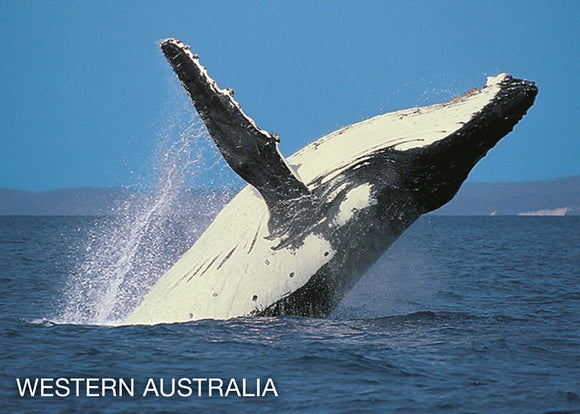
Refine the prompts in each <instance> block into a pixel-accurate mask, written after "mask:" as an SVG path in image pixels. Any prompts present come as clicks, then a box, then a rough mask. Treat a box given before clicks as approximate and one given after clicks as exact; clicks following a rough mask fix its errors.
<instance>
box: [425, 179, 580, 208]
mask: <svg viewBox="0 0 580 414" xmlns="http://www.w3.org/2000/svg"><path fill="white" fill-rule="evenodd" d="M432 214H437V215H477V216H488V215H504V216H505V215H544V216H546V215H580V176H573V177H566V178H556V179H553V180H547V181H529V182H521V183H465V184H464V185H463V187H462V188H461V190H459V192H458V193H457V195H456V196H455V198H454V199H453V200H451V201H450V202H449V203H448V204H446V205H445V206H443V207H441V208H440V209H439V210H436V211H434V212H433V213H432Z"/></svg>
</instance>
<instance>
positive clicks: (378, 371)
mask: <svg viewBox="0 0 580 414" xmlns="http://www.w3.org/2000/svg"><path fill="white" fill-rule="evenodd" d="M95 220H96V219H95V218H94V217H0V285H1V286H2V295H1V296H0V311H1V312H0V315H1V316H0V334H1V338H2V341H1V344H0V347H1V348H0V349H1V351H2V352H1V354H0V376H1V377H0V378H1V382H0V411H1V412H23V413H35V412H38V413H45V412H201V411H202V410H212V411H215V412H256V411H259V412H261V411H265V412H298V411H304V412H337V413H338V412H341V413H351V412H403V413H413V412H416V413H437V412H439V413H463V412H473V413H489V412H497V413H516V412H517V413H524V412H525V413H548V412H579V411H580V347H579V342H580V341H579V336H580V334H579V332H580V323H579V322H580V307H579V299H580V287H579V286H580V283H579V282H580V278H579V275H580V273H579V269H580V217H437V216H427V217H424V218H422V219H420V220H419V221H418V222H417V223H416V224H414V225H413V226H412V227H411V228H410V229H409V230H408V231H407V232H406V233H405V234H404V235H403V236H402V237H401V238H400V239H399V240H398V241H397V242H396V243H395V244H394V245H393V246H392V247H391V249H390V250H389V251H387V253H385V254H384V255H383V257H382V258H381V259H380V260H379V262H377V263H376V265H375V266H374V267H373V268H372V269H371V270H370V271H369V272H368V273H367V275H366V276H365V277H364V278H363V279H362V280H361V281H360V282H359V283H358V284H357V286H355V288H354V289H353V290H352V291H351V292H350V293H349V295H348V296H347V297H346V298H345V299H344V300H343V302H342V303H341V305H340V306H339V308H338V309H337V310H336V311H335V312H334V313H333V315H332V316H331V317H330V318H328V319H309V318H298V317H279V318H240V319H235V320H229V321H211V320H205V321H198V322H192V323H187V324H171V325H158V326H118V327H113V326H98V325H90V324H70V323H69V324H66V323H65V324H63V323H56V322H57V321H58V318H57V315H58V314H59V309H62V307H63V303H62V302H63V300H65V299H64V297H65V295H64V291H65V290H66V286H67V281H68V280H69V279H70V277H71V274H74V272H75V271H76V269H78V261H79V260H80V257H81V256H82V255H83V246H85V245H86V243H85V241H86V238H87V234H89V230H90V228H92V227H93V226H94V225H95ZM27 377H28V378H33V379H34V378H125V379H131V378H132V379H133V380H134V381H135V395H134V396H129V395H124V396H122V397H119V396H117V397H115V396H113V395H111V393H108V394H106V395H105V396H104V397H86V396H83V397H75V396H68V397H65V398H59V397H40V396H36V397H30V396H25V397H20V396H19V390H18V387H17V383H16V379H17V378H20V379H24V378H27ZM149 378H153V379H155V380H159V379H160V378H164V379H166V380H170V379H172V378H175V379H179V378H221V379H223V380H224V381H226V382H227V381H229V380H230V379H231V378H235V379H236V380H237V381H240V383H241V380H242V378H246V379H248V380H249V384H252V381H253V384H254V385H253V387H254V388H255V381H256V380H255V379H256V378H260V379H261V381H262V384H264V383H265V381H266V380H267V379H268V378H271V379H272V381H273V383H274V384H275V387H276V391H277V394H278V396H276V395H273V393H268V394H267V395H266V396H264V397H243V396H242V397H238V396H236V395H229V396H228V397H219V396H217V395H212V396H211V397H209V396H208V395H207V392H205V391H204V393H205V394H204V395H202V396H201V397H198V396H197V395H192V396H189V397H180V396H178V395H174V396H172V397H162V396H159V397H156V396H154V395H151V394H149V395H147V396H145V397H143V396H142V391H143V389H144V387H145V385H146V382H147V380H148V379H149Z"/></svg>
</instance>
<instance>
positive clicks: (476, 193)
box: [0, 175, 580, 216]
mask: <svg viewBox="0 0 580 414" xmlns="http://www.w3.org/2000/svg"><path fill="white" fill-rule="evenodd" d="M236 192H237V189H230V188H219V189H189V190H186V191H184V192H183V193H182V194H181V196H180V199H179V200H178V205H179V206H180V208H179V211H178V213H179V214H183V215H193V214H195V215H198V214H203V213H204V212H206V211H214V210H215V208H217V207H219V206H220V205H222V204H224V203H225V202H227V201H228V200H229V199H231V197H233V195H235V193H236ZM148 197H150V195H148V194H146V193H142V192H137V191H130V190H127V189H122V188H70V189H58V190H52V191H46V192H40V191H24V190H15V189H8V188H0V215H33V216H50V215H57V216H67V215H73V216H74V215H83V216H86V215H115V214H117V212H118V211H120V209H119V206H122V205H124V204H126V203H127V202H129V201H130V200H132V202H136V203H139V202H146V201H147V198H148ZM431 214H434V215H446V216H455V215H461V216H465V215H467V216H494V215H499V216H505V215H512V216H513V215H522V216H570V215H580V175H577V176H572V177H564V178H556V179H552V180H546V181H529V182H511V183H509V182H508V183H469V182H468V183H465V184H464V185H463V187H462V188H461V190H460V191H459V193H458V194H457V195H456V196H455V198H454V199H453V200H451V201H450V202H449V203H448V204H446V205H445V206H443V207H442V208H440V209H438V210H436V211H434V212H432V213H431Z"/></svg>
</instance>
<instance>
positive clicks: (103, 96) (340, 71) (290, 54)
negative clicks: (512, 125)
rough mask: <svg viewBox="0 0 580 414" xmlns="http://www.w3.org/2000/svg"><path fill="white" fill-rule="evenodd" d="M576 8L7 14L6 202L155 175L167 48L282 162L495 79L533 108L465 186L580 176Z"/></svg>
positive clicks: (293, 6)
mask: <svg viewBox="0 0 580 414" xmlns="http://www.w3.org/2000/svg"><path fill="white" fill-rule="evenodd" d="M579 4H580V3H578V2H577V1H554V2H551V1H529V0H528V1H505V0H504V1H487V2H486V1H478V2H475V1H473V2H470V1H457V2H455V1H442V2H432V1H360V0H359V1H297V2H288V1H235V2H234V1H216V0H212V1H99V2H97V1H94V2H88V1H87V2H81V1H22V0H19V1H10V0H4V1H1V2H0V18H1V24H0V58H1V66H0V75H1V76H0V93H1V103H0V105H1V106H0V130H1V135H0V187H9V188H17V189H26V190H50V189H55V188H67V187H79V186H89V187H118V186H124V185H135V184H136V181H139V180H141V179H142V178H141V177H147V176H148V175H150V170H151V168H152V164H151V160H152V157H153V153H154V150H155V146H156V144H157V143H158V141H159V139H160V138H159V137H160V135H163V129H164V128H165V126H166V125H167V121H166V118H167V117H168V112H170V111H171V110H172V108H173V107H174V105H175V104H174V103H172V102H174V101H175V99H174V97H173V95H174V94H181V93H182V92H181V91H180V90H179V89H178V88H176V87H175V86H176V84H177V82H176V80H174V78H173V75H172V72H171V70H170V68H169V67H168V65H167V64H166V62H165V60H164V58H163V57H162V55H161V53H160V51H159V48H158V43H159V41H160V40H162V39H164V38H166V37H176V38H179V39H181V40H183V41H184V42H185V43H187V44H189V45H191V48H192V50H193V51H194V52H196V53H198V54H199V56H200V58H201V62H202V64H204V65H205V66H206V67H207V68H208V70H209V73H210V75H211V76H212V77H213V78H214V79H216V80H217V82H218V84H219V85H220V86H221V87H224V88H225V87H230V88H233V89H234V90H235V92H236V99H237V100H238V101H239V102H240V103H241V104H242V107H243V108H244V111H245V112H246V113H247V114H248V115H249V116H251V117H252V118H254V119H255V120H256V122H257V124H258V125H259V126H260V127H261V128H264V129H267V130H270V131H274V132H276V133H277V134H278V135H279V136H280V137H281V140H282V143H281V146H280V147H281V151H282V153H283V154H285V155H290V154H291V153H293V152H294V151H296V150H297V149H299V148H301V147H302V146H304V145H305V144H307V143H309V142H311V141H313V140H315V139H317V138H319V137H320V136H322V135H324V134H326V133H328V132H330V131H332V130H335V129H337V128H339V127H341V126H344V125H347V124H349V123H352V122H356V121H360V120H362V119H365V118H367V117H370V116H373V115H377V114H379V113H383V112H388V111H393V110H397V109H403V108H406V107H412V106H417V105H427V104H431V103H436V102H442V101H446V100H448V99H449V98H451V97H453V96H456V95H460V94H461V93H462V92H464V91H466V90H468V89H470V88H471V87H472V86H482V85H483V84H484V83H485V77H486V76H489V75H495V74H497V73H500V72H508V73H511V74H513V75H514V76H517V77H522V78H527V79H531V80H534V81H536V83H537V84H538V86H539V89H540V93H539V95H538V98H537V101H536V104H535V106H534V107H533V108H532V109H531V110H530V112H529V113H528V115H527V116H526V117H525V118H524V119H523V121H522V122H521V123H520V124H519V125H518V126H517V127H516V129H515V130H514V132H513V133H512V134H511V135H510V136H508V137H507V138H506V139H504V140H502V141H501V142H500V143H499V144H498V146H497V147H496V148H495V149H494V150H492V151H491V152H490V154H489V155H488V156H487V157H486V158H484V159H483V160H482V161H481V162H480V164H479V165H478V166H477V167H476V169H475V170H474V171H473V172H472V173H471V175H470V178H469V180H470V181H474V182H490V181H525V180H538V179H549V178H555V177H560V176H568V175H576V174H580V168H579V165H580V162H579V160H580V140H579V139H578V138H579V137H578V133H577V131H576V124H577V122H578V109H579V102H578V95H579V94H578V89H579V88H578V87H579V82H578V76H579V74H580V67H579V56H580V53H579V46H578V45H579V39H580V36H579V34H580V33H579V26H580V25H579V24H578V22H579V21H580V13H579V10H580V6H579ZM172 105H173V106H172Z"/></svg>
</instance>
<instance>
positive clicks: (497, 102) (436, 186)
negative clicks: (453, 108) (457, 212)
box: [408, 73, 538, 213]
mask: <svg viewBox="0 0 580 414" xmlns="http://www.w3.org/2000/svg"><path fill="white" fill-rule="evenodd" d="M486 88H499V90H498V92H497V93H496V94H495V95H494V96H493V98H492V99H491V100H490V101H489V102H488V103H487V104H486V105H485V106H483V108H482V109H481V110H479V111H478V112H477V113H475V114H474V115H473V117H472V118H471V120H469V122H466V123H465V124H464V125H463V126H462V127H461V128H459V129H458V130H457V131H455V132H454V133H453V134H450V135H449V136H447V137H445V138H444V139H442V140H439V141H437V142H435V143H433V144H431V145H429V146H426V147H422V148H414V149H412V150H409V151H408V154H409V157H410V159H411V160H413V161H414V162H413V171H414V174H413V175H414V176H415V177H420V179H419V180H418V181H417V183H419V184H416V185H410V187H411V188H414V189H415V190H416V191H415V192H416V194H417V201H418V202H419V204H420V205H421V210H422V211H423V213H425V212H428V211H431V210H434V209H436V208H439V207H441V206H442V205H443V204H445V203H446V202H448V201H449V200H451V198H453V196H454V195H455V194H456V193H457V191H458V190H459V188H460V186H461V184H462V183H463V182H464V181H465V179H466V178H467V176H468V175H469V173H470V172H471V170H472V169H473V168H474V167H475V165H476V164H477V163H478V162H479V160H481V159H482V158H483V157H484V156H485V155H486V154H487V153H488V151H489V150H490V149H492V148H493V147H494V146H495V145H496V144H497V143H498V142H499V141H500V140H501V139H502V138H503V137H504V136H506V135H507V134H508V133H509V132H511V131H512V130H513V128H514V127H515V125H516V124H517V123H518V122H519V120H520V119H522V117H523V116H524V115H525V114H526V112H527V111H528V109H529V108H530V107H531V106H532V105H533V103H534V101H535V98H536V96H537V94H538V88H537V87H536V85H535V83H534V82H531V81H527V80H523V79H516V78H513V77H512V76H510V75H507V74H505V73H502V74H500V75H497V76H494V77H489V78H488V79H487V83H486V86H485V87H484V89H486ZM472 93H473V92H472ZM475 93H481V92H475ZM469 95H470V94H468V95H466V97H465V99H469V97H470V96H469ZM460 99H463V97H462V98H460ZM449 104H450V105H453V104H455V102H454V101H453V100H452V101H451V102H450V103H449ZM427 168H428V169H427ZM426 189H428V190H426Z"/></svg>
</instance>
